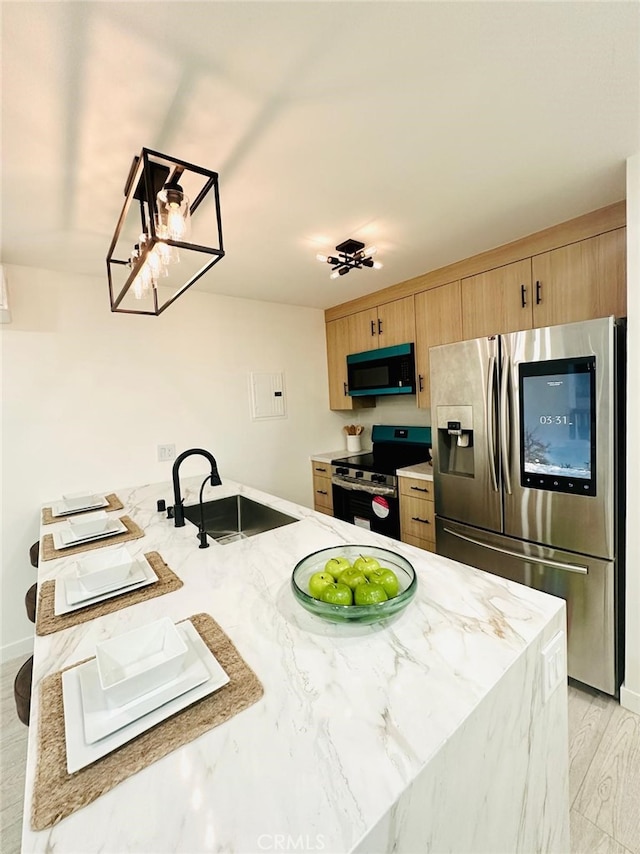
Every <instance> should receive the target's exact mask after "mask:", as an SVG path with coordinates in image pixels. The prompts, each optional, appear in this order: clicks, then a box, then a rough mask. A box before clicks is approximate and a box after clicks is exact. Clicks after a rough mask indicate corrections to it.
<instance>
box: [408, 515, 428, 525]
mask: <svg viewBox="0 0 640 854" xmlns="http://www.w3.org/2000/svg"><path fill="white" fill-rule="evenodd" d="M411 519H412V520H413V521H414V522H423V523H424V524H425V525H430V524H431V522H430V521H429V520H428V519H421V518H420V517H419V516H412V517H411Z"/></svg>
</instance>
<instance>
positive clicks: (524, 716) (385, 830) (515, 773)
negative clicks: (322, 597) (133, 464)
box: [22, 476, 569, 854]
mask: <svg viewBox="0 0 640 854" xmlns="http://www.w3.org/2000/svg"><path fill="white" fill-rule="evenodd" d="M200 480H201V478H198V477H196V478H185V479H184V480H183V482H182V486H183V495H184V496H185V504H187V505H188V504H194V503H196V502H197V497H198V491H199V486H200ZM110 486H111V485H110ZM116 493H117V495H118V497H119V499H120V500H121V501H122V503H123V505H124V507H123V510H120V511H118V512H117V513H115V514H114V516H118V517H119V516H122V515H125V514H126V515H127V516H128V517H129V518H130V519H132V520H133V521H134V522H135V523H136V524H137V525H138V526H139V527H140V528H141V529H142V531H143V532H144V536H143V537H141V538H139V539H134V540H131V541H130V542H128V543H127V548H128V549H129V550H130V552H131V553H132V554H142V553H148V552H150V551H151V550H156V551H157V552H159V553H160V554H161V556H162V558H163V559H164V561H166V563H167V564H168V566H169V567H170V568H171V569H172V570H173V572H174V573H175V574H176V575H177V576H179V578H180V579H181V580H182V582H183V586H182V587H181V588H180V589H178V590H175V591H174V592H171V593H167V594H166V595H162V596H157V597H156V598H150V599H148V600H146V601H144V602H141V603H139V604H136V605H132V606H130V607H128V608H123V609H121V610H118V611H116V612H114V613H111V614H106V615H104V616H101V617H97V618H96V619H93V620H91V621H88V622H85V623H83V624H81V625H78V626H74V627H72V628H67V629H64V630H62V631H59V632H55V633H52V634H48V635H44V636H38V637H36V640H35V652H34V687H33V691H34V700H33V703H32V714H31V726H30V734H29V752H28V760H27V780H26V795H25V819H24V830H23V849H22V850H23V852H24V854H30V852H44V851H50V850H55V851H59V852H65V854H67V852H78V851H82V852H83V854H85V853H86V852H89V851H96V852H98V851H100V852H118V854H120V852H151V851H153V852H165V851H166V852H169V851H184V852H193V853H194V854H195V852H203V851H222V852H232V851H233V852H247V854H254V852H261V851H294V850H295V851H325V852H329V854H339V852H371V853H372V854H373V852H375V854H382V852H386V851H392V850H393V851H398V852H410V854H412V853H413V852H416V851H418V850H420V851H431V852H441V851H452V852H456V853H458V852H474V854H478V852H492V854H497V852H505V854H506V852H509V854H515V852H533V851H544V852H564V851H567V850H568V849H569V826H568V811H569V805H568V797H569V793H568V751H567V692H566V690H564V689H563V688H562V685H561V686H560V687H559V688H558V689H557V690H553V691H551V692H550V693H549V692H547V693H549V696H545V692H544V691H543V686H542V670H543V668H542V649H543V648H544V647H545V646H546V645H547V644H548V643H549V641H550V640H551V639H552V638H553V637H554V636H555V635H556V634H557V633H558V632H560V631H564V625H565V612H564V602H563V601H562V600H560V599H556V598H553V597H550V596H546V595H544V594H541V593H538V592H537V591H535V590H532V589H529V588H526V587H521V586H519V585H516V584H513V583H511V582H508V581H505V580H503V579H500V578H498V577H496V576H493V575H490V574H486V573H483V572H480V571H478V570H475V569H472V568H469V567H466V566H462V565H461V564H458V563H455V562H454V561H451V560H447V559H445V558H441V557H439V556H437V555H435V554H431V553H428V552H424V551H422V550H420V549H417V548H414V547H412V546H410V545H407V544H404V543H400V542H396V541H394V540H389V539H387V538H385V537H383V536H380V535H375V534H373V533H371V532H369V531H365V530H361V529H358V528H355V527H354V526H352V525H349V524H348V523H345V522H341V521H339V520H337V519H334V518H332V517H329V516H327V515H323V514H321V513H317V512H315V511H313V510H310V509H309V508H306V507H302V506H300V505H297V504H292V503H291V502H288V501H285V500H282V499H279V498H275V497H274V496H271V495H267V494H265V493H263V492H259V491H257V490H255V489H252V488H249V487H245V486H242V485H240V484H236V483H233V482H231V481H228V480H226V479H225V478H224V476H223V484H222V486H217V487H213V488H211V487H210V488H208V489H207V490H205V495H204V497H205V500H212V499H215V498H218V497H225V496H229V495H234V494H236V493H241V494H243V495H246V496H247V497H249V498H252V499H254V500H256V501H259V502H262V503H264V504H267V505H269V506H270V507H273V508H274V509H276V510H280V511H282V512H284V513H287V514H289V515H291V516H294V517H296V518H297V519H299V521H297V522H295V523H293V524H288V525H286V526H284V527H280V528H277V529H275V530H272V531H269V532H266V533H263V534H260V535H258V536H255V537H252V538H249V539H245V540H240V541H238V542H235V543H229V544H227V545H220V544H218V543H216V542H211V545H210V547H209V548H208V549H199V548H198V539H197V536H196V534H197V529H196V528H195V527H194V526H193V525H191V524H190V523H189V522H187V524H186V526H185V527H183V528H175V527H174V525H173V521H172V520H169V519H167V518H166V514H165V513H160V512H158V511H157V510H156V505H157V500H158V499H160V498H163V499H165V500H166V501H167V503H171V495H172V490H171V486H170V484H169V483H162V484H155V485H147V486H142V487H137V488H132V489H117V490H116ZM60 526H61V523H56V524H55V525H47V526H43V528H42V530H41V534H45V533H48V532H50V531H55V530H56V528H60ZM340 543H344V544H353V543H358V544H360V543H361V544H363V545H365V546H366V545H375V546H381V547H383V548H388V549H391V550H393V551H397V552H399V553H401V554H402V555H403V556H404V557H405V558H407V559H408V560H409V561H410V562H411V563H412V564H413V566H414V567H415V570H416V573H417V576H418V591H417V594H416V596H415V598H414V600H413V601H412V602H411V603H410V604H409V606H408V608H407V609H406V610H405V611H404V612H402V613H401V614H399V615H398V616H397V617H396V618H395V620H393V621H391V622H389V623H388V624H386V625H377V626H375V625H374V626H347V625H344V624H342V625H336V624H331V623H325V622H323V621H321V620H320V619H318V618H316V617H314V616H313V615H311V614H309V613H308V612H306V611H305V610H303V609H302V608H301V607H300V606H299V605H298V603H297V602H296V601H295V600H294V598H293V595H292V593H291V590H290V586H289V584H290V576H291V571H292V569H293V567H294V566H295V564H296V563H297V562H298V561H299V560H300V559H301V558H302V557H304V556H305V555H307V554H309V553H311V552H314V551H316V550H318V549H322V548H326V547H330V546H335V545H338V544H340ZM76 560H77V557H74V556H68V557H64V558H57V559H53V560H47V561H44V562H41V564H40V569H39V579H38V580H39V584H42V583H43V582H45V581H46V580H48V579H55V578H58V577H60V576H61V575H64V574H69V573H71V572H73V565H74V563H75V561H76ZM202 612H207V613H208V614H210V615H211V616H212V617H213V618H214V619H215V620H216V621H217V623H218V624H219V626H220V627H221V628H222V629H223V630H224V632H226V634H227V635H228V636H229V638H230V639H231V640H232V642H233V644H234V645H235V646H236V648H237V650H238V652H239V653H240V655H241V656H242V658H243V659H244V661H245V662H246V663H247V664H248V665H249V667H250V668H251V669H252V670H253V671H254V673H255V674H256V675H257V677H258V679H259V680H260V682H261V683H262V686H263V688H264V695H263V696H262V697H261V698H260V699H259V700H258V701H257V702H256V703H255V704H253V705H251V706H250V707H249V708H246V709H245V710H244V711H242V712H240V713H239V714H237V715H236V716H235V717H232V718H230V719H229V720H227V721H225V722H223V723H221V724H220V725H219V726H215V727H214V728H212V729H210V730H209V731H207V732H205V733H204V734H203V735H201V736H200V737H199V738H197V739H195V740H193V741H191V742H189V743H187V744H185V745H183V746H181V747H179V748H177V749H176V750H174V751H172V752H170V753H168V755H166V756H165V757H164V758H162V759H160V760H159V761H157V762H154V763H153V764H150V765H149V766H148V767H146V768H144V769H143V770H141V771H139V772H138V773H135V774H133V775H132V776H130V777H128V778H127V779H125V780H124V781H123V782H121V783H120V784H119V785H117V786H115V788H113V789H112V790H111V791H107V792H106V793H105V794H103V795H101V796H100V797H98V798H97V799H96V800H95V801H93V802H92V803H90V804H88V805H87V806H84V807H82V808H81V809H78V810H77V811H76V812H73V813H72V814H71V815H69V816H68V817H67V818H64V819H63V820H62V821H60V822H59V823H58V824H55V825H54V826H53V827H50V828H47V829H45V830H41V831H37V832H36V831H33V830H32V829H31V822H30V814H31V803H32V794H33V786H34V780H35V772H36V763H37V760H38V756H37V752H38V746H37V741H38V739H37V734H38V728H39V726H40V714H41V710H40V707H39V702H38V701H39V684H40V682H41V680H42V679H43V678H44V677H46V676H47V675H48V674H51V673H54V672H56V671H59V670H61V669H62V668H64V667H68V666H69V665H71V664H74V663H75V662H78V661H81V660H83V659H86V658H90V657H91V656H93V655H94V648H95V644H96V643H98V642H100V641H103V640H105V639H107V638H110V637H113V636H115V635H118V634H121V633H124V632H127V631H130V630H132V629H134V628H137V627H138V626H141V625H144V624H145V623H148V622H151V621H153V620H156V619H158V618H160V617H164V616H168V617H170V618H171V619H172V620H174V621H175V622H178V621H181V620H184V619H187V618H189V617H191V616H192V615H195V614H199V613H202ZM562 667H564V664H563V665H562ZM565 672H566V671H564V670H562V672H561V674H560V675H561V677H563V678H562V679H561V682H564V681H565V679H564V675H565Z"/></svg>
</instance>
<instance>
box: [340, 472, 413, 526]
mask: <svg viewBox="0 0 640 854" xmlns="http://www.w3.org/2000/svg"><path fill="white" fill-rule="evenodd" d="M332 490H333V515H334V516H335V518H336V519H342V521H343V522H350V523H351V524H352V525H355V526H356V527H358V528H364V529H365V530H367V531H374V532H375V533H376V534H384V535H385V536H387V537H393V539H394V540H399V539H400V503H399V501H398V496H397V494H396V493H395V492H391V490H384V489H383V490H380V492H384V493H385V494H382V495H381V494H378V491H376V490H375V488H373V489H358V488H357V487H353V486H352V485H351V484H347V485H343V484H341V483H339V482H336V479H334V481H333V485H332ZM390 493H391V494H390Z"/></svg>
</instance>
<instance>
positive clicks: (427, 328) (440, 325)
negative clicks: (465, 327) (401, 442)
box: [415, 282, 462, 409]
mask: <svg viewBox="0 0 640 854" xmlns="http://www.w3.org/2000/svg"><path fill="white" fill-rule="evenodd" d="M415 318H416V374H417V376H416V381H417V397H418V406H419V407H420V408H424V409H429V408H430V407H431V393H430V387H429V347H435V346H436V345H438V344H452V343H453V342H454V341H461V340H462V302H461V290H460V282H449V284H447V285H441V286H440V287H439V288H431V290H429V291H422V293H419V294H416V295H415Z"/></svg>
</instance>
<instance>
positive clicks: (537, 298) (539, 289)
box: [536, 282, 542, 305]
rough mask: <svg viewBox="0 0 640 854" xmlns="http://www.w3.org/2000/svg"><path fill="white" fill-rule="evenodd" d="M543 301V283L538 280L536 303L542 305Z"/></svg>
mask: <svg viewBox="0 0 640 854" xmlns="http://www.w3.org/2000/svg"><path fill="white" fill-rule="evenodd" d="M541 302H542V285H541V284H540V282H536V305H540V303H541Z"/></svg>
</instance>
